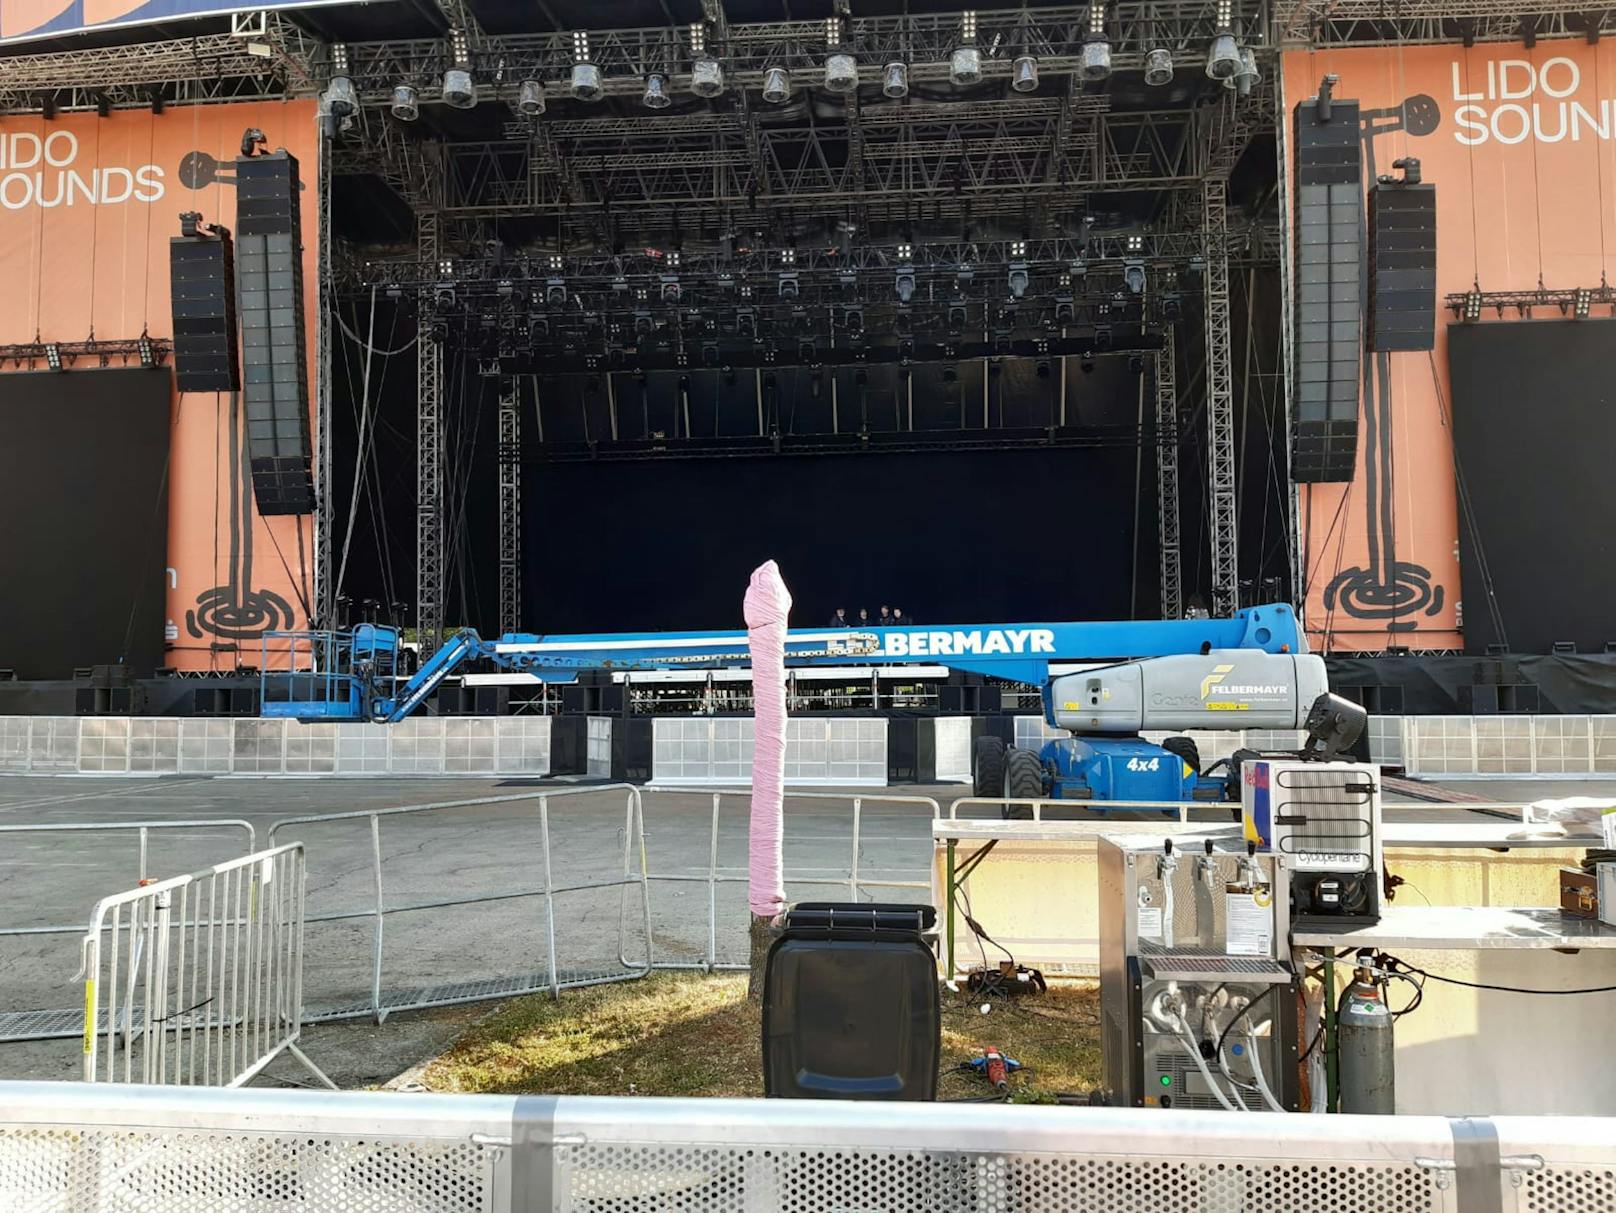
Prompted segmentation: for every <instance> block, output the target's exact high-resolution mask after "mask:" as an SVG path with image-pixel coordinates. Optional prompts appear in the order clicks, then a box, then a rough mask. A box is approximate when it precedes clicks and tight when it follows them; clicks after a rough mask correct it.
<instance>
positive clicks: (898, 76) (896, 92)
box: [881, 62, 909, 101]
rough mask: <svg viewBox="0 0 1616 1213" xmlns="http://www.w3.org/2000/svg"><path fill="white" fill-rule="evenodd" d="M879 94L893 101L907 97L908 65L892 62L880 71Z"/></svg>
mask: <svg viewBox="0 0 1616 1213" xmlns="http://www.w3.org/2000/svg"><path fill="white" fill-rule="evenodd" d="M881 94H882V96H885V97H890V98H892V100H894V101H898V100H901V99H902V98H904V97H907V96H908V95H909V65H908V64H907V63H902V62H893V63H889V64H887V65H886V67H884V68H882V69H881Z"/></svg>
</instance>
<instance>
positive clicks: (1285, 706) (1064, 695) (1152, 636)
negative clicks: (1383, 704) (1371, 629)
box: [261, 604, 1326, 801]
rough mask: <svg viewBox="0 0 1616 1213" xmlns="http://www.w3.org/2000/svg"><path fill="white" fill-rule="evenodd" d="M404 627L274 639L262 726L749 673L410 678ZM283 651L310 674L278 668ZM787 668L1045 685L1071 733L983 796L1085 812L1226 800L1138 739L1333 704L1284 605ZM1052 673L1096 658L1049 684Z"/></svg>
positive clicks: (476, 640) (900, 632) (1015, 762)
mask: <svg viewBox="0 0 1616 1213" xmlns="http://www.w3.org/2000/svg"><path fill="white" fill-rule="evenodd" d="M400 643H401V642H400V636H399V633H398V631H397V629H395V628H390V627H382V626H378V625H373V624H362V625H360V626H358V627H356V628H353V629H352V630H350V631H346V632H295V633H294V632H280V633H273V634H271V636H270V637H268V638H267V639H266V641H265V660H264V664H263V666H262V667H261V668H262V669H263V670H264V673H263V676H262V684H263V698H262V703H263V707H262V710H263V714H264V715H265V716H280V717H291V718H295V719H298V720H326V721H331V720H344V721H378V722H387V721H398V720H403V719H404V718H405V717H407V716H408V715H409V714H410V713H411V712H413V711H415V710H416V709H417V708H418V707H419V706H420V705H421V704H422V703H423V702H425V701H426V699H427V698H428V697H429V696H430V695H431V694H432V692H433V691H434V690H436V689H437V688H438V686H439V685H440V684H441V683H442V682H443V680H444V679H445V678H448V677H449V676H450V675H452V674H453V673H454V672H455V671H456V670H457V669H458V668H460V667H461V666H462V665H464V664H466V663H467V662H469V661H473V660H478V659H482V660H486V661H489V662H492V663H493V664H494V665H495V666H497V667H499V668H500V669H502V670H508V671H513V672H523V673H531V674H534V675H536V676H537V677H539V678H540V679H543V680H545V681H549V682H567V681H571V680H572V679H574V678H575V677H576V676H577V674H578V673H579V672H580V671H586V670H601V671H619V670H621V671H635V670H679V669H688V670H710V669H734V668H741V667H745V666H746V665H748V664H749V658H748V653H747V638H746V633H745V632H661V633H606V634H599V635H574V636H555V635H549V636H545V635H533V634H529V633H509V634H507V635H504V636H501V637H499V638H498V639H495V640H484V639H483V638H482V637H481V636H479V635H478V634H477V633H476V632H475V631H473V630H471V629H465V630H462V631H459V632H456V633H455V634H454V635H453V636H451V637H450V638H449V640H448V641H447V642H446V643H445V644H444V645H443V647H442V648H440V649H438V650H437V652H435V653H433V654H431V656H430V657H428V658H427V660H426V661H425V663H424V664H422V666H421V668H420V669H419V670H417V671H416V672H415V673H414V674H413V675H412V676H410V677H409V678H407V679H401V678H400V677H399V674H398V671H399V668H400V662H399V650H400ZM271 646H273V647H274V648H275V649H277V650H281V649H290V650H291V651H292V652H294V653H295V654H298V655H299V658H297V659H294V661H296V660H303V661H305V662H306V668H296V669H292V670H282V671H274V670H271V668H270V659H269V654H270V650H271ZM786 662H787V664H788V665H792V666H845V665H860V664H871V663H880V664H884V665H893V664H909V663H913V664H929V665H941V666H945V667H948V668H949V669H953V670H960V671H964V672H967V673H973V674H981V675H987V676H991V677H995V678H1001V679H1005V680H1007V681H1012V682H1022V683H1027V684H1029V685H1032V686H1040V687H1042V688H1043V698H1044V716H1045V719H1046V720H1047V721H1048V723H1049V724H1050V725H1051V726H1053V727H1055V728H1058V729H1062V730H1065V731H1066V732H1067V733H1068V734H1069V735H1068V736H1065V737H1061V738H1058V739H1056V740H1053V741H1049V742H1047V743H1046V744H1045V745H1044V746H1043V748H1042V749H1041V750H1040V751H1038V752H1037V753H1034V752H1033V751H1030V750H1019V749H1015V748H1013V747H1006V746H1005V745H1004V743H1003V742H1002V741H1000V740H999V739H997V738H991V737H983V738H979V739H978V740H977V742H976V747H975V753H974V754H973V770H974V783H975V786H976V791H977V793H978V794H979V795H992V796H999V795H1005V796H1014V797H1024V798H1045V797H1048V798H1054V799H1078V800H1096V801H1107V800H1163V801H1167V800H1174V801H1176V800H1182V799H1191V798H1198V799H1204V800H1215V799H1222V797H1223V795H1224V788H1225V786H1226V784H1225V780H1224V779H1221V778H1219V779H1213V778H1209V777H1204V776H1202V774H1201V773H1200V771H1199V761H1198V759H1197V758H1196V757H1195V756H1194V747H1193V743H1191V742H1190V740H1189V739H1188V738H1185V737H1170V738H1168V739H1167V740H1166V742H1165V743H1164V744H1163V745H1156V744H1154V743H1152V742H1148V741H1145V740H1143V739H1142V738H1141V737H1140V736H1139V734H1140V732H1141V731H1144V730H1173V731H1179V730H1183V729H1190V728H1224V729H1233V728H1257V729H1282V728H1283V729H1289V728H1298V727H1301V726H1302V725H1303V724H1304V723H1305V721H1306V717H1307V713H1308V711H1309V709H1310V708H1311V707H1312V706H1313V703H1314V700H1315V699H1316V698H1317V697H1318V696H1319V695H1322V694H1324V693H1325V691H1326V684H1325V675H1324V663H1323V662H1322V661H1321V660H1320V659H1319V658H1318V657H1316V656H1312V655H1309V654H1308V653H1307V652H1306V640H1305V638H1304V636H1303V634H1302V632H1301V630H1300V629H1299V628H1298V626H1297V621H1296V616H1295V614H1294V612H1293V611H1292V610H1291V608H1290V607H1289V606H1286V605H1283V604H1279V605H1272V606H1260V607H1249V608H1247V609H1245V610H1242V611H1240V612H1238V613H1236V614H1235V615H1234V616H1233V617H1232V618H1229V619H1176V620H1121V621H1111V622H1085V623H1047V624H1017V625H1012V626H995V625H987V624H974V625H968V626H964V627H895V628H860V629H847V630H841V629H794V630H792V631H790V632H788V633H787V638H786ZM1051 662H1056V663H1072V662H1103V663H1109V664H1103V665H1100V666H1099V667H1098V668H1094V669H1088V670H1084V671H1080V672H1078V673H1072V674H1065V675H1061V676H1059V677H1056V678H1053V679H1052V678H1051V677H1050V673H1049V667H1050V663H1051Z"/></svg>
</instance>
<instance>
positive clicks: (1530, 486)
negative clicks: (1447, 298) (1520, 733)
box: [1448, 320, 1616, 653]
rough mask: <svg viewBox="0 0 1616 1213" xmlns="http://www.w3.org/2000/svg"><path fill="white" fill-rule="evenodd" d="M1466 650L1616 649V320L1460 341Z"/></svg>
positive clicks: (1527, 327) (1525, 328)
mask: <svg viewBox="0 0 1616 1213" xmlns="http://www.w3.org/2000/svg"><path fill="white" fill-rule="evenodd" d="M1448 365H1449V370H1450V373H1451V376H1452V381H1453V433H1454V446H1455V452H1456V455H1457V458H1458V461H1459V474H1460V476H1461V477H1462V478H1463V479H1462V486H1463V488H1464V489H1465V490H1467V492H1468V498H1469V509H1468V510H1467V509H1466V508H1465V501H1464V499H1463V498H1462V497H1461V501H1460V511H1459V536H1460V540H1459V561H1460V570H1461V585H1462V588H1463V590H1464V632H1465V647H1466V648H1467V649H1468V650H1469V651H1470V652H1472V653H1485V652H1486V649H1487V646H1488V645H1489V644H1507V645H1508V646H1509V648H1510V650H1511V651H1512V652H1516V653H1547V652H1549V651H1550V649H1551V647H1552V646H1553V644H1554V643H1555V642H1556V641H1563V640H1569V641H1574V642H1575V643H1576V644H1577V646H1578V648H1579V649H1580V650H1581V651H1582V652H1584V653H1586V652H1596V653H1597V652H1600V651H1602V650H1603V648H1604V646H1605V643H1606V642H1607V641H1612V640H1616V541H1613V539H1612V535H1613V532H1616V475H1613V474H1612V452H1613V451H1616V414H1613V413H1612V411H1611V410H1612V404H1613V396H1616V320H1539V321H1532V320H1515V321H1507V322H1499V323H1492V324H1454V325H1450V326H1449V327H1448Z"/></svg>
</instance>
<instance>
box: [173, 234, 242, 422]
mask: <svg viewBox="0 0 1616 1213" xmlns="http://www.w3.org/2000/svg"><path fill="white" fill-rule="evenodd" d="M217 232H218V234H217V235H209V236H175V237H174V238H173V239H172V240H170V241H169V242H168V293H169V302H170V304H171V306H172V308H173V313H174V382H175V383H176V384H177V385H178V387H179V390H180V391H182V392H235V391H239V390H240V389H241V361H240V357H239V354H238V348H239V347H238V345H237V343H236V286H235V253H234V250H233V249H232V247H231V244H230V233H229V232H227V231H225V230H224V229H222V228H220V229H217Z"/></svg>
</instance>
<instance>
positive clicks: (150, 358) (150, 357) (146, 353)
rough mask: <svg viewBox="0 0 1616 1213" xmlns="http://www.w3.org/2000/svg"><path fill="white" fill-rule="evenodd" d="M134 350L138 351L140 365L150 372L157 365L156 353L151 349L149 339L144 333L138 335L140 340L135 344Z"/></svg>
mask: <svg viewBox="0 0 1616 1213" xmlns="http://www.w3.org/2000/svg"><path fill="white" fill-rule="evenodd" d="M135 348H136V349H137V350H139V351H140V365H141V366H143V367H145V368H147V369H148V370H150V369H151V368H152V367H154V366H156V365H157V351H155V350H154V349H152V343H151V338H150V337H148V336H147V335H146V334H145V333H141V334H140V340H138V341H136V342H135Z"/></svg>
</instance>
